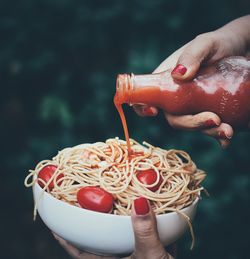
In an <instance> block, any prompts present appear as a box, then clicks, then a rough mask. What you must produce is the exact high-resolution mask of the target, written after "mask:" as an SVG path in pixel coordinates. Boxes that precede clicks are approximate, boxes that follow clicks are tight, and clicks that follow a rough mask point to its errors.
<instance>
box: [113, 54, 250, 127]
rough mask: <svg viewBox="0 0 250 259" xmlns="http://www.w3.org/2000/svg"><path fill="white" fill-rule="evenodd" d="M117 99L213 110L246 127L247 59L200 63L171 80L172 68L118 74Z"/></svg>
mask: <svg viewBox="0 0 250 259" xmlns="http://www.w3.org/2000/svg"><path fill="white" fill-rule="evenodd" d="M115 98H116V103H119V104H123V103H127V104H130V105H133V104H146V105H149V106H155V107H158V108H160V109H163V110H165V111H166V112H168V113H170V114H173V115H185V114H196V113H199V112H203V111H210V112H214V113H216V114H217V115H218V116H219V117H220V118H221V120H222V122H225V123H228V124H230V125H231V126H233V127H234V128H238V129H246V128H247V127H248V124H249V122H250V59H248V58H245V57H228V58H224V59H221V60H220V61H218V62H216V63H214V64H213V65H209V66H206V67H202V68H201V69H200V70H199V72H198V74H197V76H196V77H195V78H194V79H193V80H190V81H186V82H178V81H174V80H173V78H172V76H171V71H170V70H167V71H164V72H162V73H157V74H148V75H133V74H131V75H129V74H120V75H118V77H117V85H116V97H115Z"/></svg>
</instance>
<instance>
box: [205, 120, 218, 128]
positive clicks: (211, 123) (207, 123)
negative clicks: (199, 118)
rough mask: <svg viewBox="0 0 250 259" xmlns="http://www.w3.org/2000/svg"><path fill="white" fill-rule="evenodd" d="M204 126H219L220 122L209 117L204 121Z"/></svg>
mask: <svg viewBox="0 0 250 259" xmlns="http://www.w3.org/2000/svg"><path fill="white" fill-rule="evenodd" d="M204 126H205V127H215V126H218V124H217V123H216V122H215V121H214V120H212V119H209V120H206V121H205V122H204Z"/></svg>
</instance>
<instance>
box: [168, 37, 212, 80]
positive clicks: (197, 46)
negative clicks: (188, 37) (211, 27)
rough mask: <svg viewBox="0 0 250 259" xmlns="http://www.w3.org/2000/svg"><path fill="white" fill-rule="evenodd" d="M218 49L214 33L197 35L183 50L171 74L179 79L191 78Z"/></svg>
mask: <svg viewBox="0 0 250 259" xmlns="http://www.w3.org/2000/svg"><path fill="white" fill-rule="evenodd" d="M215 51H216V41H215V40H214V38H213V36H212V33H205V34H201V35H199V36H197V37H196V38H195V39H194V40H192V41H191V42H190V43H189V44H188V45H187V47H186V48H185V49H184V50H183V52H182V54H181V55H180V56H179V59H178V61H177V63H176V67H175V68H174V69H173V70H172V72H171V75H172V77H173V78H174V79H177V80H190V79H193V78H194V77H195V75H196V74H197V72H198V70H199V68H200V66H201V64H202V63H203V62H204V61H205V60H207V59H208V58H211V56H212V55H213V53H215Z"/></svg>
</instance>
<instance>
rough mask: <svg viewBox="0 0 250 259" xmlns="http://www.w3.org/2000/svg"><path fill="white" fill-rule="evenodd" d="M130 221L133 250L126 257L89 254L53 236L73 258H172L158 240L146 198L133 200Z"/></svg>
mask: <svg viewBox="0 0 250 259" xmlns="http://www.w3.org/2000/svg"><path fill="white" fill-rule="evenodd" d="M131 221H132V225H133V230H134V236H135V250H134V252H133V253H132V254H131V255H130V256H128V257H106V256H105V257H104V256H98V255H94V254H90V253H87V252H85V251H80V250H79V249H77V248H76V247H74V246H72V245H71V244H69V243H68V242H67V241H65V240H64V239H62V238H60V237H59V236H57V235H55V234H54V237H55V238H56V239H57V240H58V242H59V243H60V245H61V246H62V247H63V248H64V249H65V250H66V251H67V252H68V254H69V255H70V256H71V257H72V258H74V259H101V258H103V259H104V258H105V259H117V258H123V259H152V258H154V259H174V257H173V256H172V255H170V253H168V252H167V251H166V250H165V248H164V246H163V245H162V243H161V241H160V238H159V235H158V231H157V223H156V218H155V214H154V212H153V211H152V210H151V208H150V206H149V202H148V201H147V199H145V198H143V197H140V198H138V199H136V200H135V201H134V203H133V206H132V211H131ZM83 231H84V230H83Z"/></svg>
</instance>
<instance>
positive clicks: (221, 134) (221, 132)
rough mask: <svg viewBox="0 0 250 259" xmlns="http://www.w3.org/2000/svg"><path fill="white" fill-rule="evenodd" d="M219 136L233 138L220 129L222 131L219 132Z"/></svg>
mask: <svg viewBox="0 0 250 259" xmlns="http://www.w3.org/2000/svg"><path fill="white" fill-rule="evenodd" d="M219 137H220V138H227V139H231V138H232V137H230V136H227V135H226V133H225V132H224V131H220V132H219Z"/></svg>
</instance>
